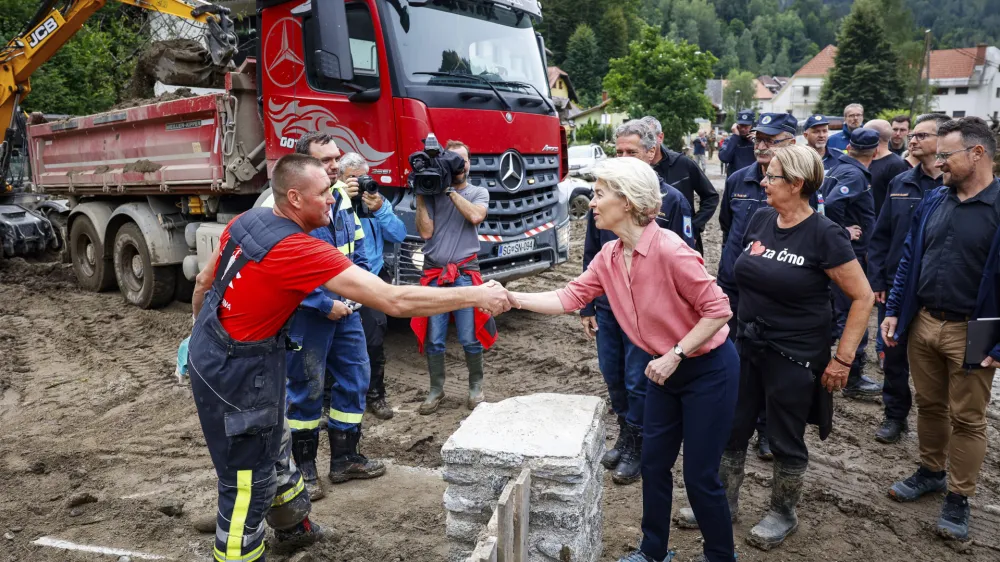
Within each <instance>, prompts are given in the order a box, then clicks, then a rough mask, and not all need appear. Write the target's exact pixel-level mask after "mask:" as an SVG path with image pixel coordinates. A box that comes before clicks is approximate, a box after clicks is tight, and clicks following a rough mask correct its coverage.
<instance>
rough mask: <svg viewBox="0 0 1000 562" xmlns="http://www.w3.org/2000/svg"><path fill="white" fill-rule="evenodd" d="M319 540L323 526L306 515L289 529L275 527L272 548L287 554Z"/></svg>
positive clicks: (321, 537) (278, 552) (276, 551)
mask: <svg viewBox="0 0 1000 562" xmlns="http://www.w3.org/2000/svg"><path fill="white" fill-rule="evenodd" d="M321 540H323V528H322V527H320V526H319V525H317V524H316V523H314V522H313V521H311V520H310V519H309V518H308V517H306V518H305V519H303V520H302V521H301V522H300V523H299V524H298V525H296V526H294V527H292V528H291V529H275V530H274V546H273V550H274V552H275V553H276V554H288V553H290V552H292V551H295V550H298V549H300V548H304V547H307V546H309V545H311V544H314V543H316V542H319V541H321Z"/></svg>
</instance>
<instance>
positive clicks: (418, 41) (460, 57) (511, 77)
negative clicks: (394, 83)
mask: <svg viewBox="0 0 1000 562" xmlns="http://www.w3.org/2000/svg"><path fill="white" fill-rule="evenodd" d="M387 4H388V8H389V9H388V10H387V12H388V13H389V14H390V15H389V21H390V22H391V23H392V26H393V31H394V34H395V36H396V40H397V42H398V45H396V49H395V50H396V53H398V55H399V58H400V59H401V61H402V66H403V68H402V70H403V74H404V75H405V77H406V81H407V82H409V83H411V84H434V85H437V84H455V85H459V84H460V85H461V86H462V87H465V88H477V89H485V90H488V89H489V86H488V85H486V84H483V83H482V82H480V81H478V80H471V79H470V80H463V79H462V78H460V77H458V76H454V74H472V75H476V76H479V77H482V78H485V79H487V80H489V81H490V82H495V83H496V84H495V86H496V87H497V88H498V89H501V90H506V91H524V88H523V87H522V86H519V85H516V84H513V83H512V82H526V83H528V84H531V85H533V86H535V87H536V88H538V90H539V91H541V92H543V93H545V94H547V93H548V80H547V78H546V73H545V69H544V68H543V67H542V58H541V55H540V54H539V52H538V43H537V42H536V41H535V30H534V29H533V28H532V27H531V19H530V18H529V17H528V15H526V14H523V13H521V12H517V11H513V10H509V9H507V8H505V7H503V6H497V5H494V4H491V3H485V2H472V1H465V0H449V1H447V2H440V1H431V2H428V3H426V4H423V5H420V6H416V5H414V4H409V5H407V3H406V2H397V1H395V0H388V1H387ZM420 72H447V73H451V74H452V76H426V75H421V74H419V73H420Z"/></svg>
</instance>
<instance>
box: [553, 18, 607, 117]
mask: <svg viewBox="0 0 1000 562" xmlns="http://www.w3.org/2000/svg"><path fill="white" fill-rule="evenodd" d="M566 50H567V51H568V53H569V54H568V55H567V56H566V62H564V63H563V65H562V69H563V70H565V71H566V73H567V74H569V76H570V79H571V80H573V85H574V86H575V87H576V92H577V94H578V95H579V96H580V98H581V100H587V101H588V102H590V101H594V99H595V98H597V97H599V96H600V94H601V80H602V79H603V78H604V73H605V70H606V69H605V68H604V62H605V61H604V58H603V57H602V56H601V49H600V47H598V45H597V36H595V35H594V30H593V29H591V28H590V26H589V25H587V24H585V23H581V24H580V25H578V26H577V28H576V31H574V32H573V35H572V37H570V38H569V43H567V44H566ZM588 105H589V104H588Z"/></svg>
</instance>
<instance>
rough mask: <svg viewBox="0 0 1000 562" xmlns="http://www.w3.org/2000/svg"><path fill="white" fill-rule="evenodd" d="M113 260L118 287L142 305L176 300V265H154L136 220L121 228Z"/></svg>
mask: <svg viewBox="0 0 1000 562" xmlns="http://www.w3.org/2000/svg"><path fill="white" fill-rule="evenodd" d="M114 262H115V278H116V279H117V280H118V289H120V290H121V292H122V295H124V297H125V300H127V301H128V302H130V303H132V304H134V305H136V306H138V307H139V308H159V307H161V306H165V305H167V304H169V303H170V301H172V300H174V293H175V291H176V289H177V266H176V265H164V266H159V267H154V266H153V264H152V260H150V257H149V248H147V247H146V238H145V237H144V236H143V235H142V231H141V230H139V226H138V225H136V224H135V223H131V222H130V223H126V224H124V225H122V227H121V229H119V230H118V234H117V235H116V236H115V250H114Z"/></svg>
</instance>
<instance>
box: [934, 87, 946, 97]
mask: <svg viewBox="0 0 1000 562" xmlns="http://www.w3.org/2000/svg"><path fill="white" fill-rule="evenodd" d="M934 95H935V96H947V95H948V88H934Z"/></svg>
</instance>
